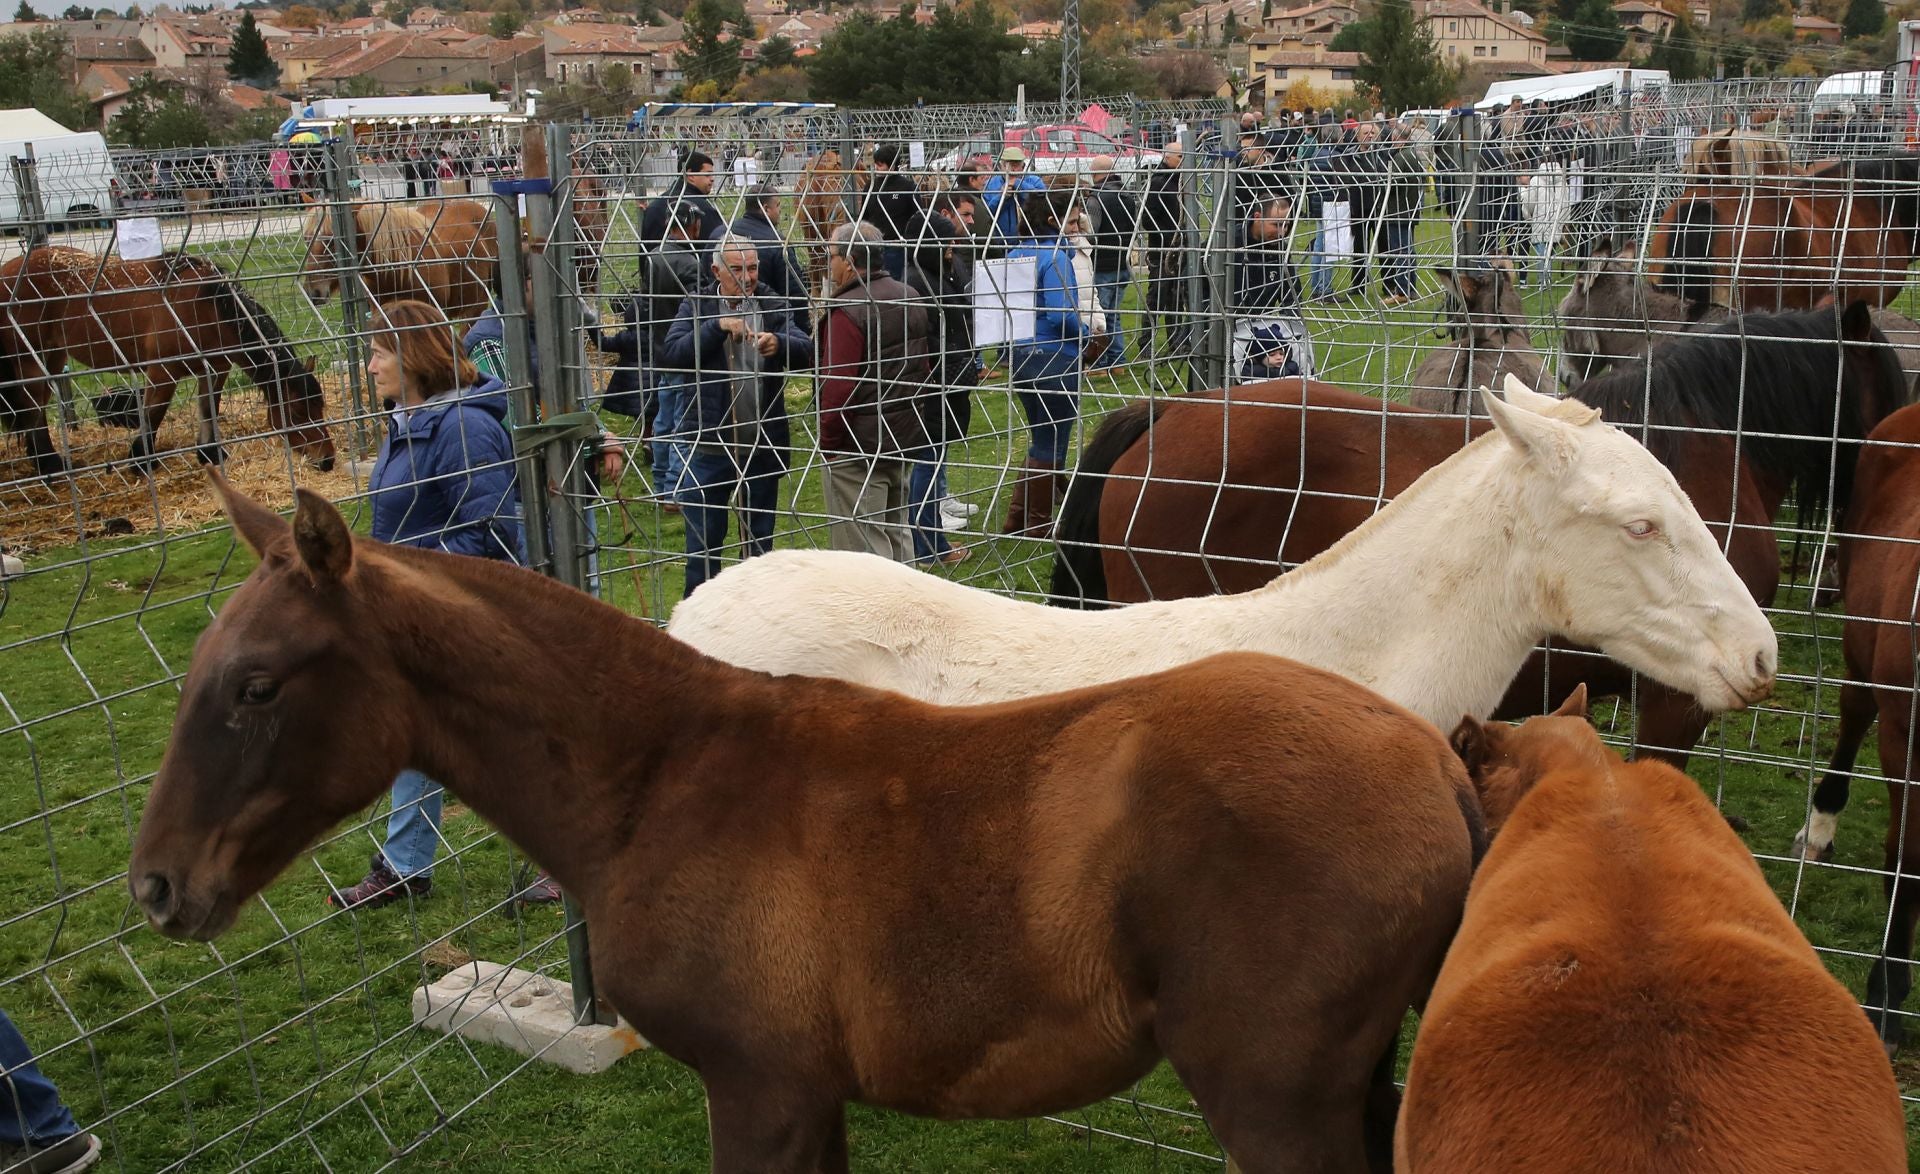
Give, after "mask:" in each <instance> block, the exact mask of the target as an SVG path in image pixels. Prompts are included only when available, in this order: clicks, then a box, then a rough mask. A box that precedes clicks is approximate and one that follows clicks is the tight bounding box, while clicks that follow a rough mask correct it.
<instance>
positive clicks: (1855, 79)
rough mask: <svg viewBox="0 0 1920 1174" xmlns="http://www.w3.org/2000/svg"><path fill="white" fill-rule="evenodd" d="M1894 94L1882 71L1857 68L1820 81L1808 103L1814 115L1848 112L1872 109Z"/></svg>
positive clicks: (1887, 73)
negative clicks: (1837, 111) (1824, 112)
mask: <svg viewBox="0 0 1920 1174" xmlns="http://www.w3.org/2000/svg"><path fill="white" fill-rule="evenodd" d="M1892 93H1893V78H1892V77H1891V76H1890V73H1889V71H1888V70H1884V69H1857V70H1854V71H1852V72H1850V73H1836V74H1834V75H1833V76H1831V77H1824V78H1821V79H1820V85H1819V87H1818V88H1816V89H1815V90H1814V91H1813V101H1811V102H1810V103H1808V105H1809V106H1811V107H1812V109H1813V111H1814V113H1816V114H1818V113H1820V112H1821V111H1823V110H1847V111H1851V110H1852V109H1854V108H1855V107H1856V106H1862V107H1864V106H1871V105H1873V104H1874V103H1877V102H1879V101H1880V100H1881V99H1883V98H1887V97H1890V96H1891V95H1892Z"/></svg>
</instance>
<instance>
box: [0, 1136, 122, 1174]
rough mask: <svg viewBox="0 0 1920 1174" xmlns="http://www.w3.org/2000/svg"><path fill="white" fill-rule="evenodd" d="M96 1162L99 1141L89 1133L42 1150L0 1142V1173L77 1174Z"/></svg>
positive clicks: (57, 1142)
mask: <svg viewBox="0 0 1920 1174" xmlns="http://www.w3.org/2000/svg"><path fill="white" fill-rule="evenodd" d="M99 1160H100V1139H99V1138H97V1137H95V1136H94V1135H93V1134H91V1133H76V1134H73V1135H72V1136H71V1137H63V1138H61V1139H60V1140H59V1141H56V1142H54V1143H53V1144H52V1145H46V1146H36V1145H33V1144H32V1143H28V1144H27V1145H24V1146H17V1145H14V1144H13V1143H12V1142H5V1141H0V1170H4V1171H6V1174H80V1171H82V1170H88V1169H91V1168H92V1167H93V1166H94V1164H95V1163H97V1162H98V1161H99Z"/></svg>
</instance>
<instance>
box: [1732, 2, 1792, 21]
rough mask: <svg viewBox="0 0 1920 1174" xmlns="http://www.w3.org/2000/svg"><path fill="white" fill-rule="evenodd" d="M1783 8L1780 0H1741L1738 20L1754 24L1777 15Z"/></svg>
mask: <svg viewBox="0 0 1920 1174" xmlns="http://www.w3.org/2000/svg"><path fill="white" fill-rule="evenodd" d="M1784 10H1785V9H1784V7H1783V5H1782V0H1742V3H1741V5H1740V20H1741V22H1742V23H1743V24H1754V23H1756V22H1758V21H1762V20H1768V19H1771V18H1773V17H1776V16H1779V15H1780V14H1781V12H1783V11H1784Z"/></svg>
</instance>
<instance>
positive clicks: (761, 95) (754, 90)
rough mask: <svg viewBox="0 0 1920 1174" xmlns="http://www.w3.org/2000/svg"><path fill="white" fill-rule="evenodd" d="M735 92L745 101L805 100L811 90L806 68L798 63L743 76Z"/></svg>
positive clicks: (760, 70) (764, 69)
mask: <svg viewBox="0 0 1920 1174" xmlns="http://www.w3.org/2000/svg"><path fill="white" fill-rule="evenodd" d="M734 93H735V94H736V95H738V96H739V98H740V99H741V101H744V102H804V101H806V100H807V98H808V97H809V95H810V94H811V90H810V89H809V82H808V80H807V71H806V70H804V69H801V68H800V67H799V66H797V65H776V66H774V67H772V68H763V69H759V70H756V71H755V72H754V73H752V74H750V75H749V76H747V77H746V78H743V79H742V80H741V82H740V84H739V85H738V86H736V87H735V88H734Z"/></svg>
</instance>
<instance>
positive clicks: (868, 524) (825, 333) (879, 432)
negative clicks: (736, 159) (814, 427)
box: [819, 221, 942, 563]
mask: <svg viewBox="0 0 1920 1174" xmlns="http://www.w3.org/2000/svg"><path fill="white" fill-rule="evenodd" d="M885 247H886V242H885V239H884V238H883V237H882V236H881V233H880V230H879V229H877V228H875V227H874V226H873V225H871V224H868V223H866V222H865V221H855V222H854V223H852V224H843V225H841V226H840V227H839V228H837V229H835V230H834V233H833V237H832V239H831V241H830V242H829V243H828V246H827V271H828V274H829V276H830V278H831V281H832V285H833V290H834V294H833V299H832V301H831V302H829V303H828V306H827V311H826V314H825V316H824V317H822V318H821V320H820V327H819V360H820V365H819V379H820V391H819V401H820V451H821V454H822V455H823V456H825V457H826V487H825V489H826V503H827V513H828V515H829V517H830V523H829V527H828V536H829V543H830V545H832V547H833V549H835V550H864V551H868V552H870V553H872V554H877V555H880V556H881V557H883V558H890V559H893V560H894V561H896V562H903V563H904V562H911V561H912V559H913V538H912V531H911V529H910V528H909V524H908V517H907V474H908V469H909V465H908V462H907V461H906V460H905V456H906V454H908V453H911V452H914V451H916V450H919V449H923V448H925V447H926V446H927V437H928V432H927V426H926V421H927V420H928V419H929V418H932V413H934V412H937V411H939V410H940V405H941V402H942V401H941V389H940V388H939V387H937V386H934V384H933V382H932V380H931V378H930V375H931V370H932V365H931V363H930V362H929V360H928V358H927V352H928V347H929V342H930V339H931V337H932V334H931V328H930V325H929V321H930V320H929V316H928V310H927V299H926V298H924V297H922V296H921V295H920V294H919V293H917V292H915V291H914V290H913V289H912V288H911V287H909V286H907V285H905V284H903V283H902V282H899V281H896V280H894V279H893V278H891V277H889V276H887V274H886V271H885V269H884V268H883V266H882V263H881V250H882V249H884V248H885Z"/></svg>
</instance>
